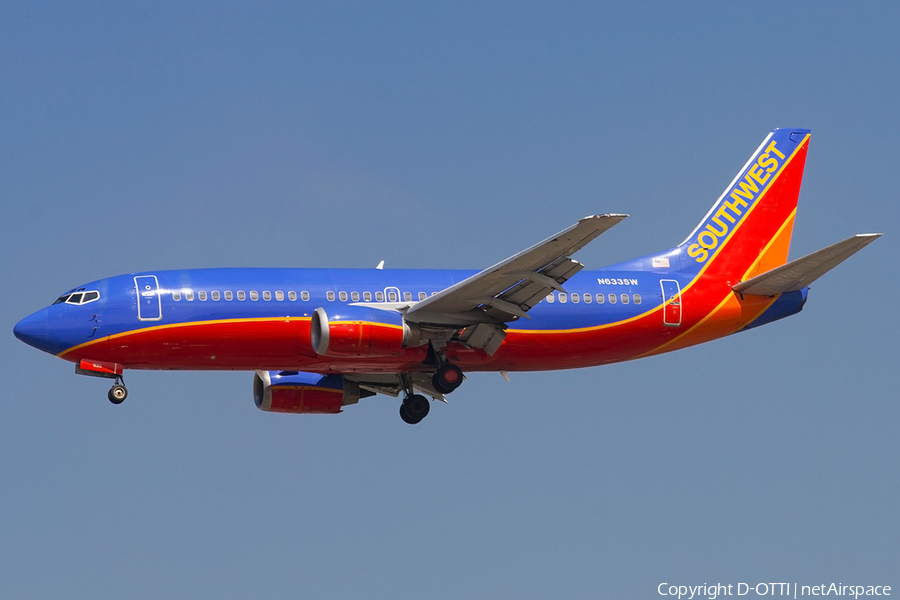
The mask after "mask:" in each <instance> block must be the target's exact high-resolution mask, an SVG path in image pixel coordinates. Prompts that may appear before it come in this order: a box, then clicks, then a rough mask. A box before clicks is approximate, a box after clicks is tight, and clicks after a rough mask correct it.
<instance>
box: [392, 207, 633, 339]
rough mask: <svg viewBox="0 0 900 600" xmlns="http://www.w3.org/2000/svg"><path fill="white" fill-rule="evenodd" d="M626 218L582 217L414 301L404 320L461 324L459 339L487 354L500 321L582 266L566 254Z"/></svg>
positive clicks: (523, 313) (518, 314)
mask: <svg viewBox="0 0 900 600" xmlns="http://www.w3.org/2000/svg"><path fill="white" fill-rule="evenodd" d="M627 216H628V215H615V214H609V215H594V216H590V217H585V218H584V219H581V220H580V221H578V223H576V224H575V225H573V226H571V227H569V228H568V229H565V230H563V231H561V232H559V233H557V234H556V235H554V236H552V237H550V238H547V239H546V240H544V241H543V242H541V243H539V244H536V245H534V246H532V247H531V248H528V249H527V250H524V251H522V252H519V253H518V254H516V255H514V256H511V257H509V258H507V259H506V260H504V261H501V262H499V263H497V264H496V265H494V266H492V267H489V268H487V269H485V270H484V271H481V272H480V273H477V274H475V275H473V276H472V277H469V278H468V279H465V280H463V281H461V282H459V283H457V284H455V285H452V286H450V287H448V288H447V289H445V290H443V291H441V292H438V293H437V294H435V295H434V296H431V297H429V298H426V299H425V300H422V301H421V302H418V303H416V304H415V305H413V306H411V307H410V308H409V310H408V311H407V312H406V320H407V321H410V322H413V323H419V324H420V325H424V326H426V327H428V326H435V327H448V326H450V327H455V328H461V327H466V328H467V329H466V331H465V332H463V334H462V336H461V337H460V339H461V341H463V342H466V343H468V344H469V345H470V346H473V347H478V348H483V349H485V350H486V351H487V352H488V353H489V354H493V351H495V350H496V349H497V347H498V346H499V345H500V342H501V341H503V337H505V333H503V329H505V327H502V324H503V323H506V322H507V321H514V320H517V319H519V318H522V317H524V318H529V317H528V311H529V310H530V309H531V308H532V307H534V306H535V305H536V304H537V303H538V302H540V301H541V299H542V298H544V297H545V296H546V295H547V294H548V293H549V292H550V291H551V290H563V287H562V284H564V283H565V282H566V281H567V280H568V279H569V278H570V277H572V275H574V274H575V273H577V272H578V271H580V270H581V269H583V268H584V265H582V264H581V263H580V262H578V261H577V260H574V259H572V258H570V256H571V255H572V254H574V253H575V252H576V251H578V250H580V249H581V248H583V247H584V246H585V245H587V244H588V242H590V241H591V240H593V239H594V238H596V237H597V236H599V235H600V234H601V233H603V232H604V231H606V230H608V229H609V228H611V227H612V226H613V225H615V224H616V223H618V222H619V221H621V220H622V219H625V218H626V217H627ZM563 291H564V290H563ZM482 325H483V326H482ZM497 338H499V339H497Z"/></svg>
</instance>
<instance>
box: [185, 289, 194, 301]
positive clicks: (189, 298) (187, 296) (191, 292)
mask: <svg viewBox="0 0 900 600" xmlns="http://www.w3.org/2000/svg"><path fill="white" fill-rule="evenodd" d="M184 299H185V300H187V301H188V302H193V301H194V290H187V291H185V292H184Z"/></svg>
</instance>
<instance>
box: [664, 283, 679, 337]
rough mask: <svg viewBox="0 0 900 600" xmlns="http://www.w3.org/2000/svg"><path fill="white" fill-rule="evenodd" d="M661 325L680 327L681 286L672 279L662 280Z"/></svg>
mask: <svg viewBox="0 0 900 600" xmlns="http://www.w3.org/2000/svg"><path fill="white" fill-rule="evenodd" d="M659 285H661V286H662V295H663V325H665V326H666V327H681V286H680V285H678V282H677V281H675V280H674V279H662V280H660V282H659Z"/></svg>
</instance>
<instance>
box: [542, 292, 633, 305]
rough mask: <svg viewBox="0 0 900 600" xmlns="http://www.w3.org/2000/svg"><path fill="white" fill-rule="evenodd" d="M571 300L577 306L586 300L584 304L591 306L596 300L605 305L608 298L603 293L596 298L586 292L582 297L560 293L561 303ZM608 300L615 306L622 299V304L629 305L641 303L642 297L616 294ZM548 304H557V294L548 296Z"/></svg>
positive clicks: (611, 295)
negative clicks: (630, 303)
mask: <svg viewBox="0 0 900 600" xmlns="http://www.w3.org/2000/svg"><path fill="white" fill-rule="evenodd" d="M569 298H571V299H572V302H573V303H576V304H577V303H578V302H581V301H582V299H583V300H584V302H585V303H586V304H590V303H591V302H593V301H594V299H595V298H596V299H597V304H603V303H604V302H606V299H607V296H605V295H603V294H602V293H597V294H596V295H595V296H592V295H591V294H588V293H587V292H585V293H584V294H582V295H580V296H579V295H578V294H565V293H563V292H560V293H559V301H560V302H561V303H566V302H568V301H569ZM608 298H609V303H610V304H615V303H616V302H618V299H619V298H621V299H622V304H628V303H629V302H631V301H632V300H634V303H635V304H640V303H641V295H640V294H631V295H629V294H619V296H616V295H615V294H609V296H608ZM547 302H550V303H551V304H552V303H553V302H556V294H550V295H549V296H547Z"/></svg>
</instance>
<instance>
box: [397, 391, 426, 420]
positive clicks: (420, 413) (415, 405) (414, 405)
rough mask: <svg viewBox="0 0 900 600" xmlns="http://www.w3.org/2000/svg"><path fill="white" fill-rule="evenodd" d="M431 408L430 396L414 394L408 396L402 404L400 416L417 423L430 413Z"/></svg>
mask: <svg viewBox="0 0 900 600" xmlns="http://www.w3.org/2000/svg"><path fill="white" fill-rule="evenodd" d="M429 410H431V404H429V402H428V398H426V397H425V396H420V395H419V394H413V395H412V396H407V397H406V399H405V400H403V404H401V405H400V418H401V419H403V421H404V422H406V423H409V424H410V425H415V424H416V423H418V422H419V421H421V420H422V419H424V418H425V417H426V416H427V415H428V411H429Z"/></svg>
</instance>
